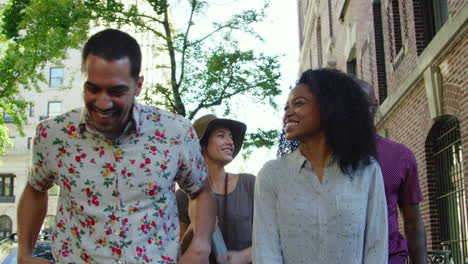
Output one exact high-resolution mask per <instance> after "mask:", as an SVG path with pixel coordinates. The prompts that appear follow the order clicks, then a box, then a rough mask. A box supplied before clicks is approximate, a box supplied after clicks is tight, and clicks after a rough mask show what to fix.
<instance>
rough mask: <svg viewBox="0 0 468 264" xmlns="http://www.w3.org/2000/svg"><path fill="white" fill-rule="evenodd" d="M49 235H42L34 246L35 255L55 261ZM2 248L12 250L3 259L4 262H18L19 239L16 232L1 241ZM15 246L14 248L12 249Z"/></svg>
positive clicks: (6, 263) (3, 263)
mask: <svg viewBox="0 0 468 264" xmlns="http://www.w3.org/2000/svg"><path fill="white" fill-rule="evenodd" d="M48 238H49V236H40V237H39V239H38V240H37V242H36V246H35V247H34V256H35V257H39V258H44V259H47V260H51V261H52V262H54V258H53V256H52V249H51V241H50V240H48ZM0 246H1V247H2V248H7V249H10V250H11V252H10V253H9V254H8V255H7V256H6V257H5V258H4V259H3V262H2V264H17V263H18V241H17V239H16V233H14V234H12V235H11V236H9V237H8V238H6V239H4V240H2V241H0ZM11 248H13V249H11Z"/></svg>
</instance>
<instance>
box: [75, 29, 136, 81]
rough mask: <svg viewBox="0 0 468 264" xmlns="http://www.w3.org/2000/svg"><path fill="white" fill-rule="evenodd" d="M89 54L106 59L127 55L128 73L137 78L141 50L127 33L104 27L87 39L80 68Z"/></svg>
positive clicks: (117, 58) (116, 58)
mask: <svg viewBox="0 0 468 264" xmlns="http://www.w3.org/2000/svg"><path fill="white" fill-rule="evenodd" d="M89 54H93V55H95V56H98V57H101V58H103V59H105V60H106V61H114V60H119V59H122V58H125V57H128V59H129V60H130V74H131V76H132V77H133V78H134V79H135V80H137V79H138V78H139V76H140V69H141V50H140V45H139V44H138V42H137V41H136V40H135V39H134V38H133V37H132V36H130V35H129V34H127V33H125V32H123V31H120V30H117V29H111V28H109V29H105V30H103V31H100V32H98V33H96V34H94V35H93V36H91V38H89V39H88V41H87V42H86V44H85V46H84V48H83V55H82V69H84V65H85V62H86V58H87V57H88V55H89Z"/></svg>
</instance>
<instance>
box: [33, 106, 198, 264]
mask: <svg viewBox="0 0 468 264" xmlns="http://www.w3.org/2000/svg"><path fill="white" fill-rule="evenodd" d="M132 116H133V120H132V122H130V124H131V125H129V126H128V127H127V129H126V131H125V132H124V133H123V134H122V135H121V136H120V137H119V138H117V139H115V140H113V141H111V140H108V139H106V138H105V137H103V136H102V135H101V134H100V133H98V132H97V131H95V130H94V129H93V128H92V126H91V124H90V122H89V121H88V119H87V114H86V111H85V110H84V109H76V110H72V111H70V112H68V113H65V114H63V115H60V116H57V117H54V118H51V119H48V120H45V121H43V122H42V123H40V124H39V125H38V127H37V132H36V137H35V138H34V147H33V161H32V162H33V164H32V172H31V175H30V177H29V183H30V184H31V185H32V186H33V187H34V188H35V189H37V190H39V191H46V190H47V189H49V188H50V187H52V186H53V185H54V184H57V185H59V186H60V190H61V191H60V196H59V204H58V209H57V218H56V221H57V222H56V226H55V228H54V232H53V236H52V237H53V242H52V249H53V255H54V258H55V260H56V261H57V262H58V263H164V264H166V263H176V260H177V256H178V254H179V238H178V234H179V224H178V215H177V205H176V199H175V182H177V183H178V184H179V186H180V188H181V189H182V190H184V191H185V192H186V193H188V194H193V193H195V192H198V191H200V189H201V187H202V186H203V184H204V182H205V180H206V172H207V169H206V164H205V162H204V160H203V156H202V155H201V152H200V145H199V143H198V140H197V136H196V134H195V132H194V130H193V129H192V126H191V124H190V122H189V121H188V120H187V119H184V118H182V117H181V116H178V115H176V114H173V113H169V112H167V111H164V110H162V109H159V108H155V107H150V106H145V105H140V104H135V105H134V107H133V111H132Z"/></svg>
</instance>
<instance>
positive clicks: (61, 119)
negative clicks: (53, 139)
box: [37, 107, 83, 131]
mask: <svg viewBox="0 0 468 264" xmlns="http://www.w3.org/2000/svg"><path fill="white" fill-rule="evenodd" d="M82 113H83V108H82V107H79V108H75V109H72V110H70V111H68V112H65V113H63V114H60V115H56V116H53V117H49V118H47V119H44V120H42V121H41V122H39V124H38V125H37V128H38V129H41V128H48V129H51V130H52V131H53V130H54V129H60V128H61V127H63V126H68V127H70V126H75V128H76V129H78V125H79V123H80V120H81V116H82Z"/></svg>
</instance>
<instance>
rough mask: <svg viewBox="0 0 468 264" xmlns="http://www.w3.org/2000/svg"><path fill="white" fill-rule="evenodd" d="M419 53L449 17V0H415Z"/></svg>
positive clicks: (414, 8)
mask: <svg viewBox="0 0 468 264" xmlns="http://www.w3.org/2000/svg"><path fill="white" fill-rule="evenodd" d="M413 10H414V20H415V21H414V22H415V31H416V47H417V52H418V55H420V54H421V53H422V52H423V50H424V49H425V48H426V47H427V45H429V42H431V40H432V39H433V38H434V36H435V35H436V33H437V32H438V31H439V30H440V29H441V28H442V26H443V25H444V24H445V22H447V19H448V17H449V10H448V1H447V0H413Z"/></svg>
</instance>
